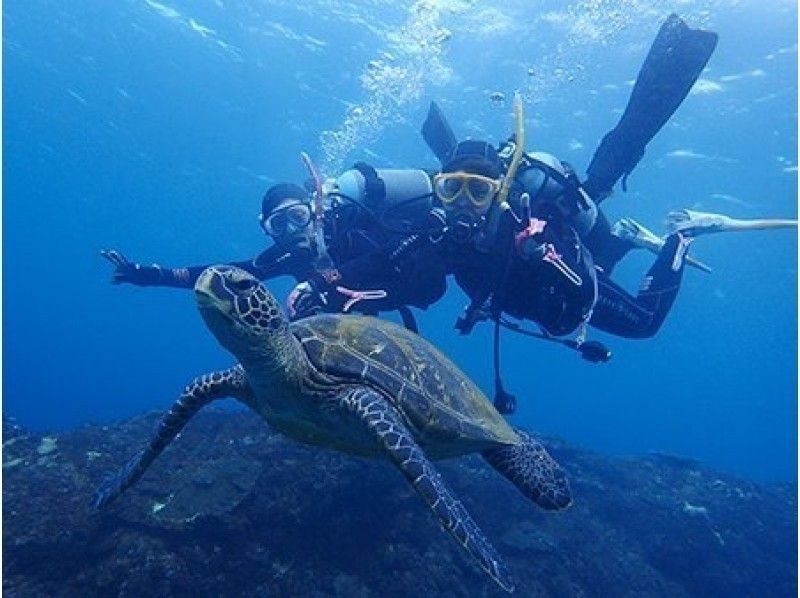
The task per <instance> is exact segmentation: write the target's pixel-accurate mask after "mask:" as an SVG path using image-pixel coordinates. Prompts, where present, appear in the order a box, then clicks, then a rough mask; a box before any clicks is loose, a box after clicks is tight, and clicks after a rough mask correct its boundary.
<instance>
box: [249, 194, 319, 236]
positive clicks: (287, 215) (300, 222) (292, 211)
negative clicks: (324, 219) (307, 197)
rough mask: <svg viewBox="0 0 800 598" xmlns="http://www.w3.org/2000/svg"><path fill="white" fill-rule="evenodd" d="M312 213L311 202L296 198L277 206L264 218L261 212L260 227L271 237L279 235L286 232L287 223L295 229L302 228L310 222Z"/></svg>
mask: <svg viewBox="0 0 800 598" xmlns="http://www.w3.org/2000/svg"><path fill="white" fill-rule="evenodd" d="M312 217H313V213H312V211H311V204H309V203H308V202H307V201H302V200H297V201H296V203H291V204H289V205H287V206H284V207H281V208H278V209H277V210H275V211H273V212H272V213H271V214H270V215H269V216H267V217H266V218H265V217H264V215H263V214H260V215H259V220H260V221H261V228H263V229H264V232H265V233H267V234H268V235H269V236H271V237H281V236H283V235H285V234H286V232H287V231H288V229H289V225H291V226H292V228H293V229H294V230H295V231H297V230H302V229H304V228H306V227H307V226H308V225H309V224H311V219H312Z"/></svg>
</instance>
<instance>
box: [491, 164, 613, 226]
mask: <svg viewBox="0 0 800 598" xmlns="http://www.w3.org/2000/svg"><path fill="white" fill-rule="evenodd" d="M507 153H508V151H507V150H506V151H505V152H503V151H501V153H500V155H501V157H504V156H505V154H507ZM516 180H517V182H518V183H519V184H520V185H521V186H522V192H524V193H527V194H528V195H529V196H530V198H531V205H534V206H535V205H536V204H538V203H542V202H545V203H551V204H552V205H553V206H555V207H556V208H557V209H558V211H559V212H561V214H562V216H563V217H564V218H565V219H566V220H567V222H568V223H569V225H570V226H571V227H572V228H574V229H575V231H576V232H577V233H578V234H579V235H580V236H581V238H585V237H586V235H588V234H589V231H591V230H592V228H593V227H594V225H595V222H596V221H597V205H595V203H594V201H592V199H591V198H590V197H589V196H588V195H587V194H586V193H585V192H584V191H583V189H582V188H581V186H580V182H579V181H578V178H577V176H576V175H575V172H574V171H573V170H572V168H571V167H570V166H569V165H568V164H566V163H564V162H561V161H560V160H559V159H558V158H556V157H555V156H553V155H552V154H548V153H545V152H531V153H526V154H525V156H524V158H523V159H522V164H521V165H520V167H519V172H518V173H517V175H516Z"/></svg>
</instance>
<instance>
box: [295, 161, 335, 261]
mask: <svg viewBox="0 0 800 598" xmlns="http://www.w3.org/2000/svg"><path fill="white" fill-rule="evenodd" d="M300 158H301V159H302V160H303V164H305V166H306V168H307V169H308V173H309V174H310V175H311V178H312V180H313V181H314V243H315V245H316V256H315V258H314V267H315V269H316V270H318V271H320V272H322V271H325V270H332V269H333V267H334V266H333V260H331V256H330V255H328V248H327V246H326V245H325V230H324V225H325V206H324V205H323V203H322V201H323V197H324V194H323V190H322V176H321V175H320V173H319V170H317V167H316V166H315V165H314V162H313V161H312V160H311V156H309V155H308V154H307V153H306V152H300Z"/></svg>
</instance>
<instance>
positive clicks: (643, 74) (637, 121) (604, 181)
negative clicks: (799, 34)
mask: <svg viewBox="0 0 800 598" xmlns="http://www.w3.org/2000/svg"><path fill="white" fill-rule="evenodd" d="M716 44H717V35H716V34H715V33H712V32H709V31H701V30H699V29H690V28H689V27H687V25H686V23H684V22H683V21H682V20H681V19H680V18H679V17H678V16H677V15H674V14H673V15H670V16H669V18H668V19H667V20H666V21H665V22H664V24H663V25H662V26H661V29H660V30H659V32H658V35H657V36H656V39H655V40H654V41H653V45H652V46H651V48H650V51H649V52H648V54H647V57H646V58H645V61H644V64H642V68H641V70H640V71H639V75H638V76H637V78H636V83H635V84H634V86H633V91H632V92H631V96H630V99H629V100H628V105H627V106H626V108H625V112H624V113H623V114H622V117H621V118H620V120H619V122H618V123H617V126H616V127H614V129H612V130H611V131H610V132H609V133H608V134H607V135H606V136H605V137H603V140H602V142H601V143H600V146H599V147H598V148H597V151H596V152H595V154H594V156H593V157H592V161H591V163H590V164H589V167H588V168H587V169H586V174H587V180H586V181H585V182H584V184H583V186H584V189H585V190H586V192H587V193H588V194H589V195H590V196H591V197H592V199H593V200H594V201H595V202H596V203H598V204H599V203H600V202H601V201H603V200H604V199H605V198H606V197H608V196H609V195H610V194H611V191H612V188H613V187H614V185H615V184H616V182H617V181H618V180H619V179H620V178H622V186H623V189H624V188H625V179H626V177H627V176H628V175H629V174H630V173H631V171H632V170H633V169H634V167H635V166H636V164H638V162H639V160H641V158H642V156H643V155H644V151H645V147H646V146H647V144H648V143H649V142H650V140H651V139H652V138H653V137H654V136H655V134H656V133H657V132H658V131H659V130H660V129H661V127H663V126H664V124H665V123H666V122H667V120H668V119H669V118H670V117H671V116H672V114H673V113H674V112H675V110H677V108H678V106H680V104H681V102H683V100H684V98H685V97H686V96H687V95H688V94H689V90H690V89H691V88H692V86H693V85H694V83H695V81H697V78H698V77H699V76H700V73H701V72H702V71H703V68H705V66H706V63H707V62H708V59H709V58H710V57H711V53H712V52H713V51H714V48H715V47H716Z"/></svg>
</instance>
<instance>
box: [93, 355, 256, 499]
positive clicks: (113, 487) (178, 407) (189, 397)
mask: <svg viewBox="0 0 800 598" xmlns="http://www.w3.org/2000/svg"><path fill="white" fill-rule="evenodd" d="M249 392H250V389H249V386H248V384H247V379H246V378H245V375H244V372H243V370H242V368H241V366H238V365H237V366H235V367H232V368H230V369H227V370H224V371H221V372H214V373H212V374H204V375H202V376H200V377H198V378H195V379H194V380H193V381H192V382H191V384H189V385H188V386H186V388H185V389H184V390H183V393H181V396H180V398H179V399H178V400H177V401H176V402H175V404H174V405H173V406H172V408H171V409H170V410H169V411H168V412H167V413H166V415H164V417H163V418H162V419H161V422H160V423H159V425H158V429H157V430H156V435H155V436H154V437H153V439H152V440H151V441H150V444H149V445H148V447H147V448H146V449H144V450H142V451H140V452H139V453H137V454H136V455H134V456H133V457H132V458H131V459H130V460H129V461H128V462H127V463H126V464H125V465H123V466H122V467H121V468H120V469H119V471H117V472H116V473H114V474H112V475H111V476H109V477H108V478H107V479H106V480H105V482H103V484H102V485H101V486H100V488H98V489H97V491H96V492H95V494H94V497H93V498H92V506H93V507H94V508H95V509H100V508H102V507H104V506H106V505H107V504H108V503H110V502H111V501H113V500H114V499H115V498H116V497H117V496H119V495H120V494H122V493H123V492H124V491H125V490H126V489H127V488H129V487H130V486H132V485H133V484H135V483H136V481H137V480H138V479H139V478H140V477H142V474H144V472H145V470H147V468H148V467H149V466H150V464H151V463H152V462H153V461H154V460H155V458H156V457H158V455H160V454H161V451H163V450H164V448H165V447H166V446H167V445H168V444H169V443H170V442H172V439H173V438H175V436H177V434H178V432H180V431H181V430H182V429H183V427H184V426H185V425H186V424H187V423H188V421H189V420H190V419H191V418H192V416H194V414H195V413H197V412H198V411H199V410H200V409H201V408H202V407H204V406H205V405H207V404H208V403H210V402H211V401H213V400H215V399H221V398H224V397H236V398H240V399H242V398H245V396H246V395H247V394H248V393H249Z"/></svg>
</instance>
